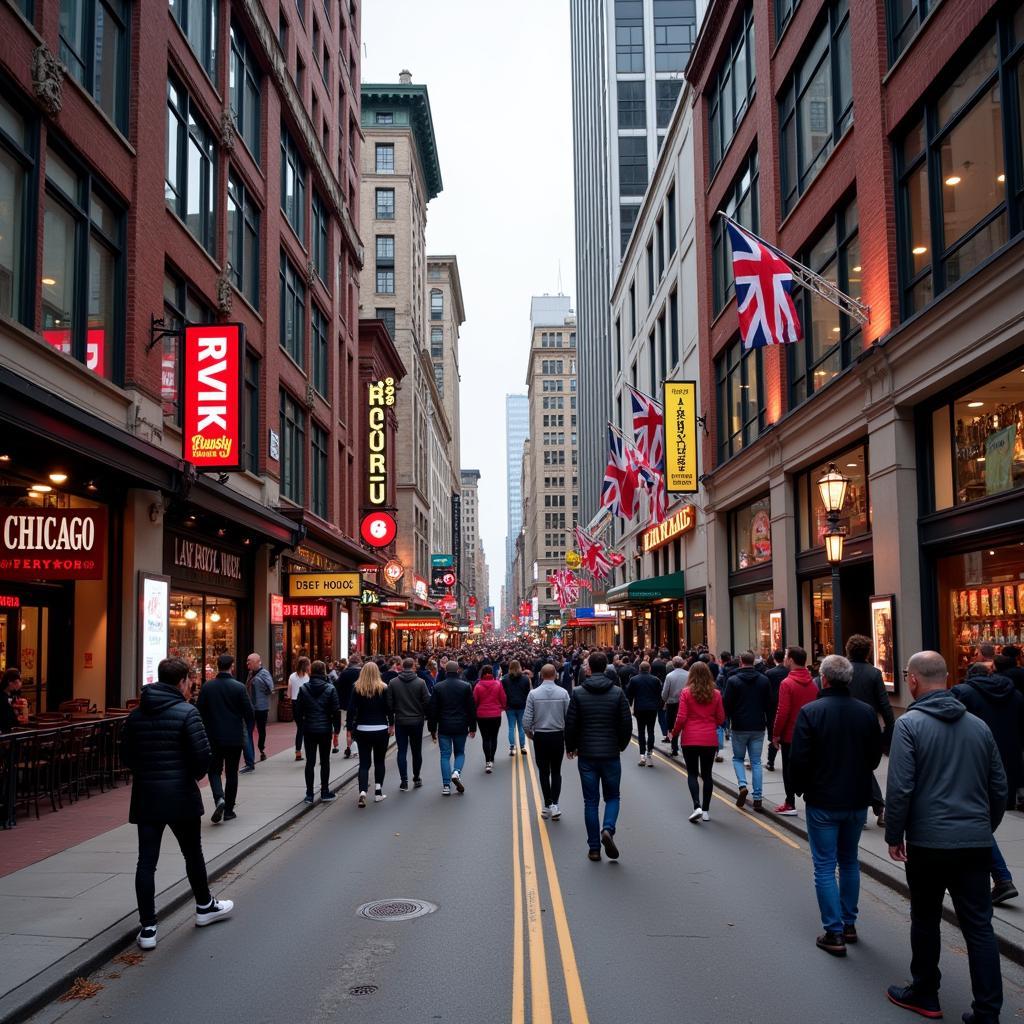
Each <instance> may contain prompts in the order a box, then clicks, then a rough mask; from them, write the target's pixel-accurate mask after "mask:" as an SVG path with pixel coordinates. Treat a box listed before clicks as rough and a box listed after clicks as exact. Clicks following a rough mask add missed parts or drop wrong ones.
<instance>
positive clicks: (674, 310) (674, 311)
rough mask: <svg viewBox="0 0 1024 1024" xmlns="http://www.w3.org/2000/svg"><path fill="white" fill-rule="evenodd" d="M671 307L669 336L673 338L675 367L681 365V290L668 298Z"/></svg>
mask: <svg viewBox="0 0 1024 1024" xmlns="http://www.w3.org/2000/svg"><path fill="white" fill-rule="evenodd" d="M668 308H669V314H668V315H669V320H670V323H669V328H668V331H669V337H670V338H671V342H672V347H671V352H672V363H671V365H672V366H673V367H675V366H678V365H679V292H673V293H672V294H671V295H670V296H669V299H668Z"/></svg>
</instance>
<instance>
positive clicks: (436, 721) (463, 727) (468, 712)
mask: <svg viewBox="0 0 1024 1024" xmlns="http://www.w3.org/2000/svg"><path fill="white" fill-rule="evenodd" d="M427 727H428V728H429V729H430V738H431V739H432V740H433V741H434V742H435V743H438V744H440V747H441V793H442V794H443V795H444V796H451V792H452V783H454V784H455V788H456V789H457V790H458V791H459V792H460V793H464V792H465V791H466V786H465V784H464V783H463V781H462V768H463V766H464V765H465V763H466V736H467V735H468V736H469V738H470V739H472V738H473V737H475V736H476V703H475V702H474V700H473V687H472V686H470V685H469V683H467V682H466V680H465V679H460V678H459V666H458V665H457V664H456V663H455V662H454V661H449V662H448V666H447V668H445V677H444V679H442V680H441V681H440V682H439V683H438V684H437V686H435V687H434V692H433V693H432V694H431V695H430V701H429V702H428V704H427ZM453 751H454V754H455V769H454V771H453V770H452V753H453Z"/></svg>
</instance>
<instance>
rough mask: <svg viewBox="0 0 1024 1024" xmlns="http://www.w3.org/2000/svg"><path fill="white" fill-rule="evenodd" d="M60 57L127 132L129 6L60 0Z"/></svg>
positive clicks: (110, 0) (109, 0)
mask: <svg viewBox="0 0 1024 1024" xmlns="http://www.w3.org/2000/svg"><path fill="white" fill-rule="evenodd" d="M172 7H173V4H172ZM60 59H61V60H62V61H63V62H64V66H65V67H66V68H67V69H68V72H69V73H70V74H71V76H72V77H73V78H75V79H76V80H77V81H78V82H79V84H80V85H82V86H83V88H84V89H85V91H86V92H87V93H89V95H90V96H92V98H93V99H94V100H95V101H96V102H97V103H98V104H99V106H100V109H102V110H103V111H104V113H106V115H107V116H108V117H109V118H110V120H111V121H113V122H114V124H116V125H117V127H118V128H120V130H121V132H122V133H124V132H125V131H127V126H128V7H127V4H126V3H125V2H124V0H61V4H60Z"/></svg>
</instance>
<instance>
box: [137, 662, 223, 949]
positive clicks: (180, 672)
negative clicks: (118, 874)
mask: <svg viewBox="0 0 1024 1024" xmlns="http://www.w3.org/2000/svg"><path fill="white" fill-rule="evenodd" d="M188 686H189V681H188V665H187V664H186V663H185V662H184V661H182V660H181V659H180V658H165V659H164V660H163V661H161V662H160V664H159V665H158V666H157V682H155V683H152V684H150V685H149V686H144V687H143V688H142V697H141V698H140V701H139V706H138V707H137V708H136V709H135V710H134V711H132V713H131V714H130V715H129V716H128V718H127V720H126V721H125V724H124V732H123V733H122V740H121V742H122V757H123V760H124V763H125V765H126V766H127V767H128V768H130V769H131V771H132V800H131V806H130V809H129V811H128V820H129V821H130V822H131V823H132V824H133V825H137V826H138V829H139V862H138V866H137V867H136V870H135V894H136V897H137V899H138V904H139V923H140V925H141V927H140V930H139V934H138V938H137V939H136V941H137V942H138V944H139V948H140V949H153V948H155V947H156V865H157V861H158V860H159V857H160V840H161V838H162V837H163V834H164V829H165V828H167V827H170V829H171V831H172V832H173V833H174V838H175V839H177V840H178V846H179V847H180V848H181V853H182V856H183V857H184V858H185V871H186V873H187V874H188V880H189V884H190V885H191V886H192V894H193V895H194V896H195V900H196V924H197V925H198V926H200V927H202V926H204V925H208V924H212V923H213V922H214V921H217V920H219V919H220V918H222V917H227V916H228V914H230V913H231V910H232V908H233V906H234V904H233V903H232V902H231V900H215V899H213V897H212V896H211V895H210V886H209V882H208V881H207V877H206V861H205V860H204V858H203V844H202V840H201V838H200V826H201V824H202V820H203V798H202V796H201V795H200V793H199V786H198V785H196V783H197V781H198V780H199V779H201V778H202V777H203V776H204V775H205V774H206V770H207V768H208V767H209V765H210V744H209V741H208V740H207V738H206V731H205V730H204V729H203V720H202V718H201V717H200V714H199V712H198V711H197V710H196V709H195V708H194V707H193V706H192V705H191V704H189V702H188V701H187V700H186V699H185V694H186V693H187V691H188ZM238 736H239V737H240V736H241V733H238Z"/></svg>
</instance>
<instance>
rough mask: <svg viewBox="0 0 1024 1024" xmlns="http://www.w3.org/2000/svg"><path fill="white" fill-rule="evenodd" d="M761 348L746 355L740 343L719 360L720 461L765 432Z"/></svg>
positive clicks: (747, 352)
mask: <svg viewBox="0 0 1024 1024" xmlns="http://www.w3.org/2000/svg"><path fill="white" fill-rule="evenodd" d="M761 352H762V350H761V349H760V348H755V349H750V350H749V351H744V349H743V343H742V342H741V341H740V340H739V339H737V340H736V341H734V342H733V343H732V344H731V345H729V347H728V348H727V349H726V350H725V352H723V353H722V355H721V356H719V357H718V359H717V361H716V363H715V377H716V380H717V383H718V388H717V392H718V461H719V462H725V461H726V459H729V458H731V457H732V456H733V455H736V454H737V453H738V452H740V451H742V450H743V449H744V448H746V447H747V445H749V444H751V443H752V442H753V441H754V439H755V438H756V437H757V436H758V434H760V432H761V430H762V429H763V428H764V414H765V407H764V384H763V381H764V369H763V365H762V355H761Z"/></svg>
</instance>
